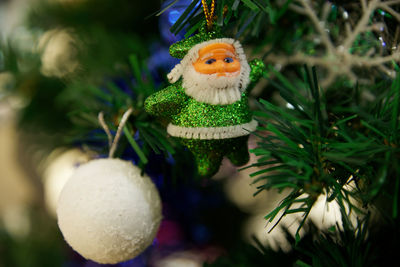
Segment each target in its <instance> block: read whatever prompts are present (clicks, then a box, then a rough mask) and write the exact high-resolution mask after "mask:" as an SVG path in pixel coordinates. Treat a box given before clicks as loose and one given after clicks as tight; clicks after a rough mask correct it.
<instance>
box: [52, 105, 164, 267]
mask: <svg viewBox="0 0 400 267" xmlns="http://www.w3.org/2000/svg"><path fill="white" fill-rule="evenodd" d="M131 113H132V108H130V109H128V110H127V111H126V112H125V113H124V115H123V116H122V118H121V122H120V124H119V126H118V130H117V133H116V136H115V138H114V140H113V141H112V136H111V133H110V130H109V128H108V127H107V125H106V123H105V122H104V117H103V113H102V112H101V113H100V114H99V122H100V124H101V125H102V127H103V128H104V130H105V132H106V134H107V136H108V139H109V144H110V153H109V158H107V159H95V160H92V161H89V162H88V163H85V164H83V165H81V166H79V167H78V168H77V169H76V171H75V172H74V174H73V175H72V176H71V177H70V178H69V180H68V182H67V183H66V184H65V186H64V188H63V190H62V192H61V195H60V197H59V200H58V207H57V217H58V226H59V228H60V230H61V232H62V234H63V236H64V238H65V240H66V241H67V243H68V244H69V245H70V246H71V247H72V248H73V249H74V250H75V251H77V252H78V253H79V254H81V255H82V256H83V257H85V258H87V259H90V260H93V261H96V262H98V263H102V264H115V263H118V262H122V261H126V260H129V259H132V258H134V257H136V256H137V255H139V254H140V253H141V252H143V251H144V250H145V249H146V248H147V247H148V246H149V245H150V244H151V243H152V241H153V239H154V237H155V235H156V234H157V230H158V228H159V226H160V222H161V219H162V215H161V200H160V195H159V193H158V191H157V188H156V187H155V185H154V184H153V182H152V181H151V179H150V178H149V177H148V176H147V175H144V176H141V170H140V169H139V168H138V167H137V166H134V165H133V164H132V163H131V162H129V161H124V160H120V159H113V158H112V157H113V154H114V152H115V149H116V146H117V143H118V140H119V138H120V136H121V132H122V128H123V127H124V125H125V123H126V122H127V120H128V117H129V115H130V114H131ZM111 141H112V142H111Z"/></svg>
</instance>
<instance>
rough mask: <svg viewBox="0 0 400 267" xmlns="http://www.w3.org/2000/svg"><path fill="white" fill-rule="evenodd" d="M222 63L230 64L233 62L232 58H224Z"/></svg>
mask: <svg viewBox="0 0 400 267" xmlns="http://www.w3.org/2000/svg"><path fill="white" fill-rule="evenodd" d="M224 62H225V63H232V62H233V58H231V57H226V58H224Z"/></svg>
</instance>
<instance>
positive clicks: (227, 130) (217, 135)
mask: <svg viewBox="0 0 400 267" xmlns="http://www.w3.org/2000/svg"><path fill="white" fill-rule="evenodd" d="M257 125H258V123H257V121H255V120H252V121H250V122H248V123H244V124H239V125H233V126H225V127H182V126H178V125H174V124H172V123H170V124H169V125H168V127H167V132H168V133H169V134H170V135H172V136H175V137H181V138H186V139H205V140H210V139H226V138H235V137H240V136H244V135H249V134H250V132H252V131H254V130H255V129H256V128H257Z"/></svg>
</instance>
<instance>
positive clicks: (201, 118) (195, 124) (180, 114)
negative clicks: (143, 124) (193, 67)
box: [145, 60, 265, 176]
mask: <svg viewBox="0 0 400 267" xmlns="http://www.w3.org/2000/svg"><path fill="white" fill-rule="evenodd" d="M249 65H250V67H251V72H250V77H249V78H250V84H249V86H248V88H247V90H245V91H244V92H243V93H242V95H241V98H240V99H239V100H238V101H236V102H234V103H232V104H227V105H212V104H207V103H202V102H198V101H197V100H195V99H194V98H192V97H190V96H188V95H187V94H185V91H184V88H182V80H179V81H177V82H176V83H174V84H171V85H170V86H168V87H167V88H165V89H163V90H161V91H159V92H157V93H155V94H153V95H151V96H150V97H148V98H147V99H146V101H145V110H146V111H147V112H148V113H150V114H152V115H155V116H163V117H167V118H169V119H170V122H171V124H172V125H175V126H178V127H182V128H186V129H187V128H189V129H190V128H210V127H230V126H236V125H243V124H246V123H249V122H250V121H252V112H251V111H250V108H249V104H248V94H249V91H250V89H251V88H252V87H254V85H255V83H256V82H257V81H258V80H259V79H260V77H261V76H262V75H263V72H264V71H265V66H264V63H263V62H262V61H260V60H253V61H252V62H250V64H249ZM179 139H180V141H181V142H182V143H183V144H184V145H185V146H187V147H188V148H189V150H190V151H191V152H192V153H193V155H194V156H195V159H196V163H197V166H198V172H199V174H200V175H202V176H212V175H213V174H215V173H216V172H217V171H218V169H219V166H220V165H221V161H222V158H223V156H227V157H228V158H229V159H230V161H231V162H232V163H233V164H235V165H237V166H240V165H243V164H246V163H247V162H248V160H249V154H248V150H247V139H248V135H247V134H246V135H243V136H239V137H234V138H220V139H215V138H212V139H200V138H196V137H191V138H184V137H183V138H182V137H181V138H179Z"/></svg>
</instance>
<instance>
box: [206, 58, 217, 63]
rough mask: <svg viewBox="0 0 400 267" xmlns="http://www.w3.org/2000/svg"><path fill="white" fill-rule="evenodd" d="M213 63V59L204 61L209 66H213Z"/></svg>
mask: <svg viewBox="0 0 400 267" xmlns="http://www.w3.org/2000/svg"><path fill="white" fill-rule="evenodd" d="M215 61H216V60H215V59H213V58H210V59H208V60H207V61H206V64H208V65H211V64H213V63H214V62H215Z"/></svg>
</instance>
